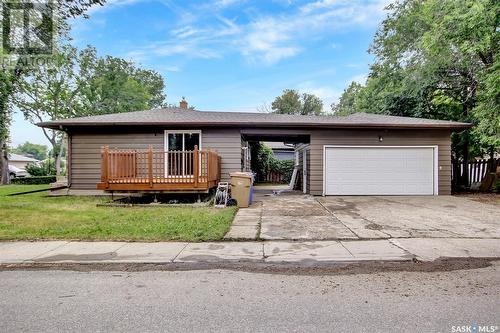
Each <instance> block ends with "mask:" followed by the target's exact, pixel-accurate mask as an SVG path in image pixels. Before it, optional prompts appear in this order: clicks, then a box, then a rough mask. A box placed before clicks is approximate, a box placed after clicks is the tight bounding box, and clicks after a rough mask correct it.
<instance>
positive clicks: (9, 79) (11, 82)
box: [0, 0, 105, 184]
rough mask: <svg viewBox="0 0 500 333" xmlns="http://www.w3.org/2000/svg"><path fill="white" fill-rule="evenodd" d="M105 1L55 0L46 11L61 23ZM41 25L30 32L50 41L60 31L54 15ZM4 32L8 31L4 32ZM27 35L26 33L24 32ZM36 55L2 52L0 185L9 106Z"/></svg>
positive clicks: (5, 179) (5, 176)
mask: <svg viewBox="0 0 500 333" xmlns="http://www.w3.org/2000/svg"><path fill="white" fill-rule="evenodd" d="M104 2H105V0H72V1H66V0H56V1H52V2H48V3H47V7H46V10H47V11H49V10H53V11H54V12H56V13H57V15H58V17H60V18H61V19H62V20H65V19H67V18H71V17H76V16H79V15H84V13H85V11H86V10H87V9H88V8H89V7H91V6H92V5H96V4H97V5H101V6H102V5H103V4H104ZM43 17H44V19H43V20H42V24H40V25H39V26H36V27H30V29H36V31H35V30H33V31H30V33H31V34H33V33H36V34H37V35H38V36H39V37H40V38H41V39H47V38H48V39H50V38H51V37H52V33H53V32H54V31H57V29H58V26H54V25H53V22H52V20H50V19H47V18H50V17H51V15H45V16H43ZM4 33H5V31H4ZM24 33H26V31H24ZM33 55H36V54H35V53H34V52H33V51H32V50H30V49H26V50H25V52H24V53H22V54H9V53H8V52H7V51H6V50H4V49H2V51H1V53H0V57H1V58H4V59H7V61H2V62H1V65H0V184H7V183H8V181H9V174H8V169H9V168H8V159H7V156H8V147H7V146H8V145H7V143H8V139H9V126H10V122H11V118H12V115H11V113H12V107H11V105H10V103H11V98H12V95H13V94H14V93H15V92H16V89H17V85H18V83H19V80H20V79H21V78H22V76H23V75H25V74H26V73H27V72H28V71H29V68H28V66H26V63H27V62H29V61H28V60H29V58H30V57H31V56H33Z"/></svg>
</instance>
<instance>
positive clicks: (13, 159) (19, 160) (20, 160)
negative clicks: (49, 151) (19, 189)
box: [9, 154, 40, 170]
mask: <svg viewBox="0 0 500 333" xmlns="http://www.w3.org/2000/svg"><path fill="white" fill-rule="evenodd" d="M30 163H35V164H38V163H40V161H39V160H37V159H35V158H31V157H27V156H23V155H18V154H9V165H12V166H15V167H16V168H19V169H22V170H26V166H27V165H28V164H30Z"/></svg>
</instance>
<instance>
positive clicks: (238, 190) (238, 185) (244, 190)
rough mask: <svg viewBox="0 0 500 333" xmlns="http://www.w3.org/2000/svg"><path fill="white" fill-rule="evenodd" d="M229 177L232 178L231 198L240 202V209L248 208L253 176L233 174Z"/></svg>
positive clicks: (243, 173) (242, 173)
mask: <svg viewBox="0 0 500 333" xmlns="http://www.w3.org/2000/svg"><path fill="white" fill-rule="evenodd" d="M229 175H230V176H231V198H233V199H235V200H236V201H237V202H238V207H240V208H245V207H248V206H249V205H250V187H251V186H252V179H253V176H252V174H251V173H248V172H233V173H231V174H229Z"/></svg>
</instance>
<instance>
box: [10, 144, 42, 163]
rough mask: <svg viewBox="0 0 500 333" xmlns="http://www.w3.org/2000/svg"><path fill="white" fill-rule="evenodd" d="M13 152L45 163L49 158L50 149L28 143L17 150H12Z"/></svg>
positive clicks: (19, 146)
mask: <svg viewBox="0 0 500 333" xmlns="http://www.w3.org/2000/svg"><path fill="white" fill-rule="evenodd" d="M12 152H13V153H16V154H21V155H26V156H30V157H32V158H34V159H37V160H39V161H43V160H44V159H46V158H47V152H48V148H47V146H45V145H39V144H36V143H31V142H28V141H26V142H25V143H23V144H20V145H18V146H17V147H16V148H14V149H12Z"/></svg>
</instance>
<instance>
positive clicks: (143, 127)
mask: <svg viewBox="0 0 500 333" xmlns="http://www.w3.org/2000/svg"><path fill="white" fill-rule="evenodd" d="M38 125H39V126H41V127H46V128H52V129H59V130H63V131H65V132H66V133H67V135H68V140H69V146H68V186H69V193H71V191H75V193H76V192H79V193H82V192H81V191H80V190H95V189H99V190H103V191H127V192H134V191H167V192H170V191H182V192H206V191H208V190H209V189H210V188H211V187H214V186H216V185H217V182H218V181H229V174H230V173H231V172H234V171H240V170H242V169H244V168H246V167H247V165H246V164H247V162H248V161H247V159H248V156H247V155H248V154H245V153H244V151H245V150H248V149H246V147H248V144H247V142H250V141H265V142H268V141H272V142H287V143H292V144H296V147H297V162H298V163H299V164H300V167H301V170H302V175H303V176H304V181H303V182H302V183H303V191H304V192H306V193H310V194H312V195H438V194H440V195H443V194H450V192H451V147H450V146H451V144H450V134H451V132H452V131H461V130H463V129H466V128H469V127H471V124H468V123H458V122H451V121H442V120H430V119H420V118H406V117H393V116H383V115H375V114H364V113H357V114H353V115H349V116H299V115H281V114H264V113H240V112H208V111H195V110H190V109H188V108H187V103H185V104H181V107H180V108H164V109H155V110H148V111H139V112H128V113H118V114H108V115H100V116H92V117H83V118H73V119H64V120H58V121H49V122H43V123H40V124H38Z"/></svg>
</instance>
